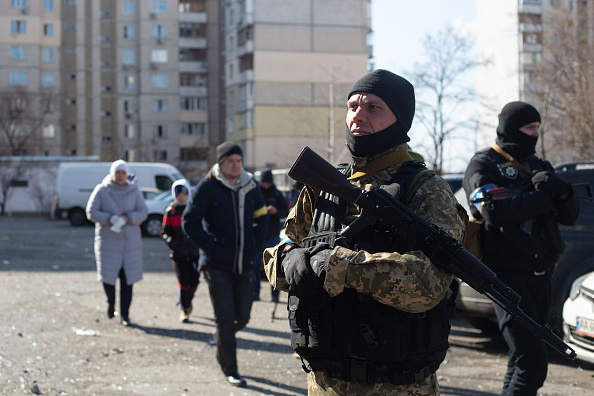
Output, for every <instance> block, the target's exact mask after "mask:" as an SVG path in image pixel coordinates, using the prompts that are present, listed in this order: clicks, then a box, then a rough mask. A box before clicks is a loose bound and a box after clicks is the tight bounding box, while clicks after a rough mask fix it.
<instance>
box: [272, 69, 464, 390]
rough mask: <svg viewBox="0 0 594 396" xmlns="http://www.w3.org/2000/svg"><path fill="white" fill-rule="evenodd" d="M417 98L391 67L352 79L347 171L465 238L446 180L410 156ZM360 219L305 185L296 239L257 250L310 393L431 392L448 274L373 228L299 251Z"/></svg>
mask: <svg viewBox="0 0 594 396" xmlns="http://www.w3.org/2000/svg"><path fill="white" fill-rule="evenodd" d="M414 103H415V99H414V89H413V87H412V85H411V84H410V83H409V82H408V81H407V80H405V79H404V78H402V77H400V76H397V75H395V74H393V73H391V72H389V71H386V70H376V71H374V72H371V73H368V74H367V75H365V76H363V77H362V78H361V79H359V80H358V81H357V82H356V83H355V85H354V86H353V87H352V89H351V91H350V93H349V100H348V111H347V118H346V121H347V125H346V131H345V132H346V137H347V145H348V147H349V149H350V151H351V154H352V157H353V164H352V165H351V166H349V167H345V168H344V169H343V172H344V173H345V174H346V176H347V177H348V179H349V180H350V181H351V183H352V184H354V185H356V186H357V187H360V188H362V189H366V190H369V189H375V188H380V187H382V186H383V187H384V188H385V187H386V186H387V185H389V187H388V188H387V190H388V191H390V192H391V193H392V194H393V195H394V196H395V197H396V198H398V199H400V200H401V201H402V202H404V203H405V204H406V205H407V206H408V207H409V208H410V209H411V210H412V211H413V212H415V213H416V214H417V215H418V216H420V217H421V218H423V219H424V220H426V221H427V222H428V223H430V224H433V225H435V226H438V227H440V228H441V229H443V230H444V231H445V232H447V233H449V234H450V235H452V236H453V237H454V238H457V239H461V238H462V235H463V232H464V226H465V223H464V220H463V218H462V216H461V215H460V214H459V212H458V209H457V205H456V200H455V197H454V196H453V194H452V192H451V190H450V189H449V187H448V185H447V183H446V182H445V181H444V180H443V179H442V178H440V177H437V176H435V174H434V173H433V172H431V171H428V170H427V169H426V168H424V165H423V164H422V163H419V162H415V161H413V160H412V158H411V157H410V155H409V154H408V152H407V144H406V142H408V141H409V140H410V139H409V138H408V136H407V132H408V131H409V129H410V126H411V123H412V119H413V116H414V107H415V104H414ZM417 175H423V176H422V177H420V178H417V177H415V176H417ZM411 180H417V182H412V181H411ZM332 208H335V209H334V210H333V209H332ZM336 208H339V209H336ZM359 214H360V210H359V208H358V207H357V206H355V205H352V204H349V203H347V202H343V201H341V200H340V199H337V198H336V197H334V196H329V195H328V194H326V193H323V192H322V193H320V191H317V190H315V189H313V188H311V187H308V186H306V187H305V188H304V189H303V190H302V191H301V194H300V196H299V199H298V202H297V204H296V205H295V207H294V208H293V209H292V211H291V213H290V214H289V217H288V219H287V223H286V225H287V227H286V235H287V236H288V238H289V239H290V241H291V242H288V243H281V244H280V245H278V246H276V247H274V248H269V249H267V250H266V251H265V253H264V263H265V269H266V273H267V275H268V279H269V280H270V282H271V283H272V285H273V286H275V287H276V288H278V289H280V290H282V291H288V292H289V322H290V325H291V329H292V332H291V333H292V336H291V337H292V339H291V342H292V345H293V347H294V348H295V350H296V351H297V352H298V353H299V355H300V356H301V358H302V359H303V360H304V368H305V370H306V371H308V372H309V374H308V391H309V395H350V394H356V395H438V394H439V387H438V383H437V376H436V374H435V371H436V370H437V368H438V367H439V364H440V363H441V362H442V361H443V359H444V358H445V353H446V351H447V348H448V343H447V337H448V334H449V322H448V319H449V313H450V312H451V308H452V305H453V296H452V294H454V295H455V293H448V290H449V287H450V284H451V283H452V280H453V276H452V275H451V274H449V273H447V272H444V271H443V270H442V269H440V268H438V267H436V266H435V265H433V264H432V263H431V262H430V261H429V259H428V258H427V257H426V256H425V255H424V254H423V253H422V252H420V251H412V250H411V249H410V248H408V247H407V241H406V240H405V239H403V238H397V239H396V242H395V243H393V244H390V246H387V243H386V242H385V239H387V238H386V237H385V236H384V237H382V234H381V231H382V230H378V229H375V226H374V227H368V229H366V230H364V231H363V232H361V233H360V234H359V235H358V236H357V238H356V240H355V241H349V242H350V243H348V244H344V243H343V244H341V245H337V246H335V247H334V248H330V246H329V245H327V244H318V245H316V246H315V247H314V248H313V249H312V248H301V247H299V244H301V242H302V240H303V239H304V238H305V237H307V236H312V235H316V233H320V232H323V231H327V230H328V228H329V226H328V224H330V228H333V229H334V230H340V229H341V228H342V227H344V226H345V225H346V224H349V223H350V222H351V221H352V220H353V219H354V218H356V216H358V215H359ZM351 245H352V246H351ZM454 297H455V296H454Z"/></svg>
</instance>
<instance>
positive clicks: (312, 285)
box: [281, 244, 332, 296]
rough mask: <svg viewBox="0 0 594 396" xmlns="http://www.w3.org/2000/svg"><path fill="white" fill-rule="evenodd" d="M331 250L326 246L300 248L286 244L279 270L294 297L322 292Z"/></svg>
mask: <svg viewBox="0 0 594 396" xmlns="http://www.w3.org/2000/svg"><path fill="white" fill-rule="evenodd" d="M330 253H332V250H331V249H330V246H329V245H328V244H318V245H316V246H314V247H311V248H300V247H297V245H295V244H287V245H285V248H284V250H283V253H282V254H281V260H282V262H281V268H282V270H283V273H284V276H285V279H286V280H287V283H288V284H289V290H291V292H293V293H294V294H295V295H296V296H307V295H311V294H314V293H316V292H319V291H321V290H322V285H323V283H324V278H325V277H326V269H327V267H328V258H329V257H330Z"/></svg>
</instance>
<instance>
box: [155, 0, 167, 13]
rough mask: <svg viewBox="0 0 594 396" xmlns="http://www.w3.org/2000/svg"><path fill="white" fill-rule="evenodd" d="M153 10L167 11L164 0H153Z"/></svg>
mask: <svg viewBox="0 0 594 396" xmlns="http://www.w3.org/2000/svg"><path fill="white" fill-rule="evenodd" d="M152 11H153V12H167V1H166V0H153V8H152Z"/></svg>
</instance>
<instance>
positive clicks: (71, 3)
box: [66, 0, 76, 5]
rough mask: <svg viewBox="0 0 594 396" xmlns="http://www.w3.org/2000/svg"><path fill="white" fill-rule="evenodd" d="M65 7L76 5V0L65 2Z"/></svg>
mask: <svg viewBox="0 0 594 396" xmlns="http://www.w3.org/2000/svg"><path fill="white" fill-rule="evenodd" d="M66 5H76V0H66Z"/></svg>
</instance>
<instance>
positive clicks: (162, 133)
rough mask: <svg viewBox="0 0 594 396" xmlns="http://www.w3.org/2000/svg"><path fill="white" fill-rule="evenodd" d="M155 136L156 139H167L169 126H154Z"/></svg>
mask: <svg viewBox="0 0 594 396" xmlns="http://www.w3.org/2000/svg"><path fill="white" fill-rule="evenodd" d="M153 136H154V137H155V138H159V139H161V138H166V137H167V125H162V124H159V125H153Z"/></svg>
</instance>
